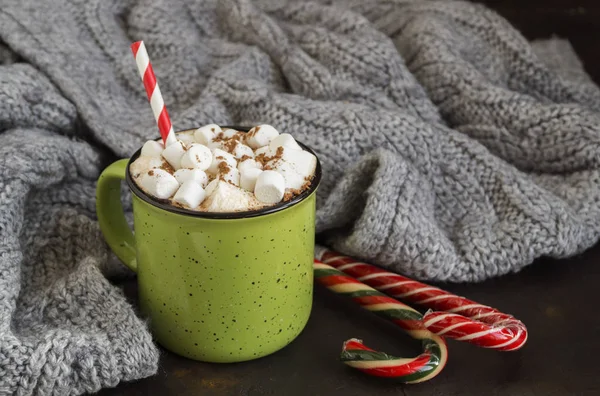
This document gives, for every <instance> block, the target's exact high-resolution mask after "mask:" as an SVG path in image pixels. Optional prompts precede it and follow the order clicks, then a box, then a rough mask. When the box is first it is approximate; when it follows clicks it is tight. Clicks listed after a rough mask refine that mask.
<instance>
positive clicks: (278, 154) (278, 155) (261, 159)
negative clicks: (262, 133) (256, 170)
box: [254, 147, 283, 170]
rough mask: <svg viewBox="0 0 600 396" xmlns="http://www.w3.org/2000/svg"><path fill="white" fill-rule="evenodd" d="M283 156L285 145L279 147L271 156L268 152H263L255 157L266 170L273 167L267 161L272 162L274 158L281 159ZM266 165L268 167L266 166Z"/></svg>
mask: <svg viewBox="0 0 600 396" xmlns="http://www.w3.org/2000/svg"><path fill="white" fill-rule="evenodd" d="M282 157H283V147H277V151H276V152H275V155H273V156H272V157H269V156H267V154H265V153H263V154H259V155H257V156H256V157H254V159H255V160H256V161H258V162H260V163H261V165H262V166H263V169H264V170H269V169H271V166H270V165H267V162H270V161H273V160H279V159H281V158H282ZM265 166H266V168H265Z"/></svg>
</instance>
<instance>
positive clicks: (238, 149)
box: [231, 142, 254, 159]
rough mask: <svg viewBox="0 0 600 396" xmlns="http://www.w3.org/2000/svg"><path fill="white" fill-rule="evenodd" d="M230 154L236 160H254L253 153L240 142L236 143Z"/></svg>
mask: <svg viewBox="0 0 600 396" xmlns="http://www.w3.org/2000/svg"><path fill="white" fill-rule="evenodd" d="M231 154H232V155H233V156H234V157H235V158H237V159H241V158H242V157H250V158H254V151H252V149H251V148H250V147H248V146H246V145H245V144H244V143H240V142H238V143H237V144H236V145H235V147H234V148H233V150H231Z"/></svg>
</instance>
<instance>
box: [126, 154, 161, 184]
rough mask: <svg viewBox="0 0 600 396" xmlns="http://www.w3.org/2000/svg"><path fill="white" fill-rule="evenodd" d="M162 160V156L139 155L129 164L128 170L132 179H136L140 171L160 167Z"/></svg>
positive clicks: (143, 171) (144, 171)
mask: <svg viewBox="0 0 600 396" xmlns="http://www.w3.org/2000/svg"><path fill="white" fill-rule="evenodd" d="M163 163H164V160H163V159H162V158H156V157H147V156H143V155H142V156H140V157H138V159H136V160H135V161H133V162H132V164H131V165H130V166H129V171H130V172H131V176H133V178H134V179H137V178H138V177H139V176H140V175H141V174H142V173H146V172H148V171H149V170H150V169H155V168H161V167H162V166H163Z"/></svg>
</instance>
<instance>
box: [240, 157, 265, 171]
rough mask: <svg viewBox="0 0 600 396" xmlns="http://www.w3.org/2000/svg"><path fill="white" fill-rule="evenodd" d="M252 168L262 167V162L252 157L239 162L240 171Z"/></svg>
mask: <svg viewBox="0 0 600 396" xmlns="http://www.w3.org/2000/svg"><path fill="white" fill-rule="evenodd" d="M250 168H256V169H262V164H261V163H260V162H258V161H256V160H253V159H252V158H248V159H245V160H243V161H240V162H238V170H239V171H240V172H243V171H244V170H245V169H250Z"/></svg>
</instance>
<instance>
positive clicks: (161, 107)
mask: <svg viewBox="0 0 600 396" xmlns="http://www.w3.org/2000/svg"><path fill="white" fill-rule="evenodd" d="M131 51H133V56H134V57H135V63H136V64H137V68H138V71H139V72H140V76H141V77H142V81H143V82H144V88H146V94H147V95H148V100H149V101H150V106H151V107H152V112H153V113H154V118H155V119H156V123H157V124H158V130H159V131H160V136H162V139H163V142H164V144H165V147H167V146H169V145H171V144H173V143H175V142H177V138H176V137H175V132H174V131H173V124H171V119H170V118H169V113H168V112H167V108H166V107H165V101H164V100H163V97H162V94H161V93H160V89H159V88H158V83H157V82H156V76H155V75H154V70H153V69H152V64H151V63H150V58H149V57H148V51H146V46H145V45H144V42H143V41H136V42H135V43H133V44H131Z"/></svg>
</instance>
